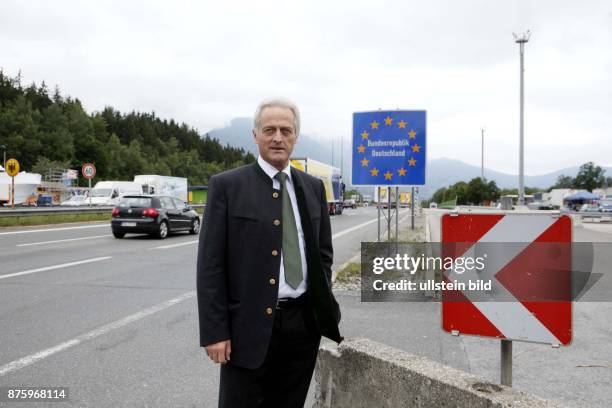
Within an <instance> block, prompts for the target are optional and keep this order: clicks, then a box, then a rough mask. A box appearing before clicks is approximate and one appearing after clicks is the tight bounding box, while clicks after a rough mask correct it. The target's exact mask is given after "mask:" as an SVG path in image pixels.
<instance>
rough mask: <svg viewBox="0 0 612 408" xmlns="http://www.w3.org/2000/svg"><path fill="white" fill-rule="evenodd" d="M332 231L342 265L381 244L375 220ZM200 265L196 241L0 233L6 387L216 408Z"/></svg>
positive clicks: (64, 231)
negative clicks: (368, 244)
mask: <svg viewBox="0 0 612 408" xmlns="http://www.w3.org/2000/svg"><path fill="white" fill-rule="evenodd" d="M406 213H407V211H406V210H402V214H401V216H404V215H405V214H406ZM332 228H333V234H334V245H335V252H336V255H335V265H340V264H342V263H344V262H346V261H347V260H349V259H350V258H351V257H353V256H354V255H355V253H356V252H358V251H359V247H360V242H361V241H365V240H375V239H376V234H377V223H376V210H375V209H373V208H366V209H363V208H362V209H356V210H347V211H346V212H345V214H344V215H342V216H337V217H332ZM196 255H197V237H196V236H193V235H187V234H181V235H175V236H171V237H169V238H168V239H166V240H157V239H152V238H150V237H148V236H141V235H133V236H130V235H128V236H127V237H126V238H124V239H122V240H117V239H115V238H113V236H112V235H111V231H110V226H109V224H108V223H89V224H77V225H75V224H69V225H56V226H48V227H28V228H12V229H2V230H0V386H32V387H33V386H44V387H49V386H58V387H59V386H66V387H69V390H70V402H69V403H67V404H57V403H54V404H53V406H63V405H65V406H79V407H121V406H125V407H133V406H157V407H169V406H173V407H188V406H199V407H202V406H204V407H213V406H216V395H217V381H218V379H217V368H216V367H215V366H213V365H212V363H210V362H209V360H208V358H206V356H205V354H204V353H203V351H202V349H200V348H199V347H198V328H197V309H196V299H195V292H194V289H195V263H196ZM1 404H2V402H0V405H1ZM19 405H20V404H15V403H11V406H19ZM44 405H45V404H42V403H41V404H39V406H44ZM27 406H33V403H28V405H27ZM34 406H36V404H34Z"/></svg>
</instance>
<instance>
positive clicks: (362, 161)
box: [361, 158, 370, 167]
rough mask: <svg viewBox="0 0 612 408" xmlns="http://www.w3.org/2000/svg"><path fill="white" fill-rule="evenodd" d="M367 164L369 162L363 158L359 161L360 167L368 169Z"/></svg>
mask: <svg viewBox="0 0 612 408" xmlns="http://www.w3.org/2000/svg"><path fill="white" fill-rule="evenodd" d="M368 163H370V161H369V160H368V159H365V158H364V159H363V160H361V167H368Z"/></svg>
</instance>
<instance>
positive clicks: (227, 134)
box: [206, 118, 340, 165]
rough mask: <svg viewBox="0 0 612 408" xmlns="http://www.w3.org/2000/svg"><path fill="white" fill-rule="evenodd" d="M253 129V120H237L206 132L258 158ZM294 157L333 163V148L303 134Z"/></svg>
mask: <svg viewBox="0 0 612 408" xmlns="http://www.w3.org/2000/svg"><path fill="white" fill-rule="evenodd" d="M252 129H253V119H251V118H235V119H232V120H231V121H230V123H229V125H228V126H226V127H223V128H218V129H212V130H210V131H208V132H206V134H208V135H209V136H210V137H212V138H216V139H218V140H219V141H220V142H221V143H224V144H225V143H227V144H229V145H230V146H232V147H236V148H243V149H244V150H246V151H249V152H251V153H253V154H254V155H255V156H257V154H258V153H257V145H256V144H255V142H254V141H253V134H252V132H251V130H252ZM337 153H338V154H339V153H340V152H339V151H338V152H337ZM293 155H294V156H307V157H311V158H313V159H315V160H319V161H322V162H324V163H331V155H332V152H331V148H329V147H327V146H325V145H323V144H322V143H320V142H319V141H317V140H315V139H313V138H312V137H310V136H308V135H307V134H301V135H300V137H299V140H298V143H297V145H296V146H295V151H294V153H293ZM336 161H337V163H339V162H340V161H339V159H338V158H336ZM337 165H338V164H337Z"/></svg>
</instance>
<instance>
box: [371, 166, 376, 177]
mask: <svg viewBox="0 0 612 408" xmlns="http://www.w3.org/2000/svg"><path fill="white" fill-rule="evenodd" d="M370 175H372V176H378V169H377V168H376V167H374V168H373V169H372V170H370Z"/></svg>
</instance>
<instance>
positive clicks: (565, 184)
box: [549, 174, 575, 190]
mask: <svg viewBox="0 0 612 408" xmlns="http://www.w3.org/2000/svg"><path fill="white" fill-rule="evenodd" d="M574 184H575V183H574V179H573V178H572V177H571V176H566V175H565V174H561V175H559V177H557V182H556V183H555V184H554V185H553V186H552V187H551V188H550V189H549V190H552V189H553V188H573V187H574Z"/></svg>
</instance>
